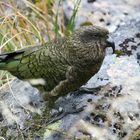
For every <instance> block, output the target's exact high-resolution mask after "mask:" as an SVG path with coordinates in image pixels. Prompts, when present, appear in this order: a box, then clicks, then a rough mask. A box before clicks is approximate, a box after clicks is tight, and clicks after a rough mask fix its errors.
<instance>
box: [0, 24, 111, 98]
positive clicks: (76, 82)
mask: <svg viewBox="0 0 140 140" xmlns="http://www.w3.org/2000/svg"><path fill="white" fill-rule="evenodd" d="M107 38H108V31H107V30H106V29H104V28H101V27H98V26H89V27H82V28H80V29H78V30H76V31H75V32H74V33H73V34H72V35H70V36H68V37H64V38H58V39H55V40H52V41H50V42H47V43H45V44H44V45H41V46H36V47H31V48H27V49H23V50H19V51H16V52H12V53H8V54H2V55H0V69H1V70H7V71H9V72H11V74H13V75H15V76H16V77H18V78H19V79H23V80H29V81H30V80H31V79H40V78H41V79H43V80H44V81H45V85H40V83H39V84H38V85H35V86H36V87H37V88H39V89H40V90H42V91H43V92H44V93H45V98H46V99H47V98H48V97H50V96H60V95H63V94H66V93H68V92H70V91H73V90H76V89H78V88H79V87H80V86H82V85H83V84H85V83H86V82H87V81H88V80H89V79H90V78H91V76H93V75H94V74H95V73H97V72H98V70H99V69H100V66H101V64H102V61H103V59H104V56H105V48H106V47H112V46H108V42H107Z"/></svg>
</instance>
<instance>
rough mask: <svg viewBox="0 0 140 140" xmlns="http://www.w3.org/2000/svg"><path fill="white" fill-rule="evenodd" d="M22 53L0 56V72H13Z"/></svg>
mask: <svg viewBox="0 0 140 140" xmlns="http://www.w3.org/2000/svg"><path fill="white" fill-rule="evenodd" d="M23 53H24V51H16V52H11V53H5V54H1V55H0V70H8V71H14V70H15V68H16V67H17V65H18V64H19V62H20V59H21V56H22V55H21V54H23Z"/></svg>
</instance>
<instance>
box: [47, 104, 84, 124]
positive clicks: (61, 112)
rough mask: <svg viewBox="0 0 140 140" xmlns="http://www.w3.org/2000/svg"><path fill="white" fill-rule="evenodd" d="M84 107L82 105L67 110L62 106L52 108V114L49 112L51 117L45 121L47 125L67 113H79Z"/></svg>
mask: <svg viewBox="0 0 140 140" xmlns="http://www.w3.org/2000/svg"><path fill="white" fill-rule="evenodd" d="M84 107H85V106H82V107H80V108H77V109H71V110H69V111H65V110H64V109H63V108H62V107H60V108H59V109H58V110H53V114H51V115H52V116H51V118H52V119H50V120H48V121H47V122H46V123H47V125H49V124H51V123H55V122H57V121H58V120H60V119H62V118H64V117H65V116H67V115H69V114H75V113H79V112H81V111H83V110H84Z"/></svg>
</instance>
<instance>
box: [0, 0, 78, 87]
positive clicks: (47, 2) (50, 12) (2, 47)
mask: <svg viewBox="0 0 140 140" xmlns="http://www.w3.org/2000/svg"><path fill="white" fill-rule="evenodd" d="M80 1H81V0H76V1H75V6H74V9H73V12H72V14H71V17H70V19H69V21H68V23H66V22H65V16H64V9H63V0H59V1H56V0H23V1H20V2H18V1H16V0H7V1H0V53H3V52H11V51H15V50H18V49H22V48H24V47H30V46H34V45H37V44H43V43H44V42H46V41H48V40H51V39H53V38H55V37H59V36H65V35H69V34H70V33H71V32H73V30H74V27H75V18H76V14H77V10H78V7H79V4H80ZM11 79H13V77H12V76H11V75H10V74H9V73H7V72H5V71H1V72H0V87H1V86H3V85H4V84H5V83H6V82H7V81H9V80H11Z"/></svg>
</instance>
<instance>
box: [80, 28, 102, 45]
mask: <svg viewBox="0 0 140 140" xmlns="http://www.w3.org/2000/svg"><path fill="white" fill-rule="evenodd" d="M97 37H99V34H98V33H96V32H94V31H91V30H90V31H84V32H83V33H82V34H81V35H80V39H81V41H82V42H85V43H86V42H90V41H92V40H94V39H95V38H97Z"/></svg>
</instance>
